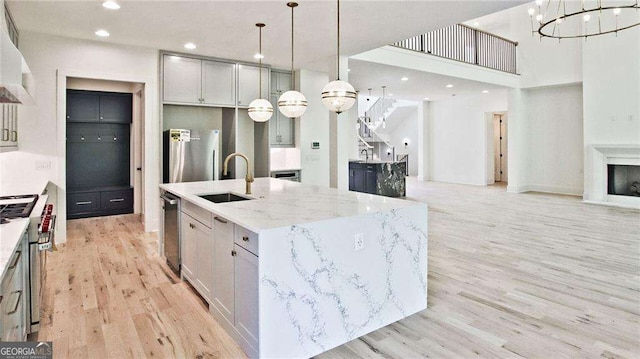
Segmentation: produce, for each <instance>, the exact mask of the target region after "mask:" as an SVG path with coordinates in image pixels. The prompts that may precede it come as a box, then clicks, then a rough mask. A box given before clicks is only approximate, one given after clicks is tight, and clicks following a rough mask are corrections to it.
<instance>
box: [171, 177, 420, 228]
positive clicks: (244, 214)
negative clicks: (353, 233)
mask: <svg viewBox="0 0 640 359" xmlns="http://www.w3.org/2000/svg"><path fill="white" fill-rule="evenodd" d="M160 188H161V189H164V190H166V191H169V192H171V193H173V194H174V195H176V196H178V197H180V198H183V199H185V200H187V201H189V202H191V203H194V204H196V205H198V206H200V207H202V208H205V209H207V210H209V211H211V212H212V213H214V214H215V215H218V216H221V217H224V218H226V219H228V220H230V221H232V222H234V223H236V224H238V225H241V226H243V227H245V228H247V229H249V230H251V231H253V232H256V233H258V232H260V231H261V230H265V229H270V228H278V227H285V226H292V225H295V224H302V223H310V222H316V221H322V220H327V219H334V218H340V217H351V216H357V215H363V214H368V213H376V212H387V211H390V210H392V209H398V208H404V207H411V206H420V205H422V206H424V205H425V204H424V203H419V202H414V201H411V200H402V199H396V198H389V197H382V196H374V195H370V194H366V193H358V192H350V191H345V190H337V189H334V188H327V187H320V186H312V185H305V184H301V183H298V182H291V181H285V180H279V179H275V178H256V179H255V182H254V183H253V184H252V194H251V195H245V194H244V193H245V181H244V179H234V180H223V181H203V182H185V183H165V184H161V185H160ZM226 192H231V193H234V194H237V195H240V196H245V197H251V198H254V199H253V200H248V201H239V202H230V203H218V204H216V203H212V202H209V201H207V200H205V199H203V198H200V197H198V195H202V194H213V193H226Z"/></svg>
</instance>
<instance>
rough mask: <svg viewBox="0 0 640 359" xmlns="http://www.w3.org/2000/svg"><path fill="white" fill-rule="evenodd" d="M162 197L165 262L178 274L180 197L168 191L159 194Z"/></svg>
mask: <svg viewBox="0 0 640 359" xmlns="http://www.w3.org/2000/svg"><path fill="white" fill-rule="evenodd" d="M160 198H161V199H162V214H163V216H162V238H163V241H164V256H165V258H167V264H168V265H169V267H171V269H172V270H173V271H174V272H175V273H176V274H178V275H180V225H179V223H180V221H179V218H178V216H179V214H180V198H178V197H176V196H174V195H172V194H171V193H169V192H163V193H162V194H161V195H160Z"/></svg>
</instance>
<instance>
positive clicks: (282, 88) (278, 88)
mask: <svg viewBox="0 0 640 359" xmlns="http://www.w3.org/2000/svg"><path fill="white" fill-rule="evenodd" d="M289 90H291V73H288V72H278V71H272V72H271V93H277V94H278V95H282V94H283V93H285V92H287V91H289Z"/></svg>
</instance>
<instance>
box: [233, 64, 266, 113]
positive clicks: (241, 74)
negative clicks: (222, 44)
mask: <svg viewBox="0 0 640 359" xmlns="http://www.w3.org/2000/svg"><path fill="white" fill-rule="evenodd" d="M259 73H260V67H258V66H251V65H238V106H239V107H249V104H250V103H251V101H253V100H255V99H257V98H258V97H259V96H260V91H259V90H258V79H259V78H258V74H259ZM262 98H264V99H268V98H269V69H268V68H266V67H263V68H262Z"/></svg>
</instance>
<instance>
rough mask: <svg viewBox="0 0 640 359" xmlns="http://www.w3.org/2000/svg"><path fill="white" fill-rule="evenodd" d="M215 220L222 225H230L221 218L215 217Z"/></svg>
mask: <svg viewBox="0 0 640 359" xmlns="http://www.w3.org/2000/svg"><path fill="white" fill-rule="evenodd" d="M213 219H215V220H216V221H218V222H220V223H229V222H227V220H226V219H223V218H220V217H213Z"/></svg>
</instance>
